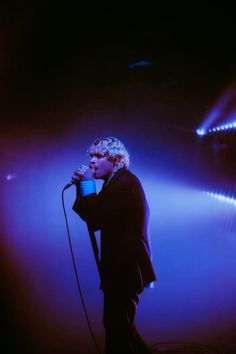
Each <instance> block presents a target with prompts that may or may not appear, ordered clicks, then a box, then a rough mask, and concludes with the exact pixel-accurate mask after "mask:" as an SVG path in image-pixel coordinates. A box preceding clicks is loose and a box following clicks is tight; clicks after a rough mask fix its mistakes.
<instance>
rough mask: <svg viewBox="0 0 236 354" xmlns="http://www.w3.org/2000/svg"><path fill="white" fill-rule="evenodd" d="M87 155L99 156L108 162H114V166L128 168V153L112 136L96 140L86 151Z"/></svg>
mask: <svg viewBox="0 0 236 354" xmlns="http://www.w3.org/2000/svg"><path fill="white" fill-rule="evenodd" d="M87 152H88V155H89V156H93V155H95V154H101V155H103V156H105V157H106V158H107V159H108V160H116V161H117V162H116V166H117V167H119V168H121V167H129V153H128V151H127V150H126V148H125V146H124V144H123V143H122V142H121V141H120V140H119V139H117V138H114V137H113V136H108V137H105V138H97V139H95V141H94V142H93V144H92V145H91V146H90V147H89V149H88V151H87Z"/></svg>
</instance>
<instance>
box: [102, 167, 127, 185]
mask: <svg viewBox="0 0 236 354" xmlns="http://www.w3.org/2000/svg"><path fill="white" fill-rule="evenodd" d="M126 171H127V168H126V167H121V168H120V169H119V170H118V171H117V172H115V173H114V175H113V176H112V177H111V179H110V180H108V182H104V183H103V186H102V190H104V189H107V188H109V187H110V186H111V185H112V184H113V183H114V182H115V181H116V180H117V179H118V178H119V177H120V176H121V175H123V174H124V173H125V172H126Z"/></svg>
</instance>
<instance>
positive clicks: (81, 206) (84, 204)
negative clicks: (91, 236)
mask: <svg viewBox="0 0 236 354" xmlns="http://www.w3.org/2000/svg"><path fill="white" fill-rule="evenodd" d="M72 209H73V210H74V211H75V212H76V213H77V214H78V215H79V216H80V217H81V219H83V220H84V221H85V222H86V223H87V224H88V225H89V226H90V227H91V228H92V229H93V230H94V231H96V230H100V229H101V225H100V224H101V222H100V220H101V218H100V208H99V197H98V195H97V194H96V193H92V194H88V195H86V196H85V197H82V198H81V197H80V196H79V194H78V193H77V198H76V200H75V202H74V204H73V207H72Z"/></svg>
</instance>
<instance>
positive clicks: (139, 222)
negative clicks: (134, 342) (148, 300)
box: [73, 168, 156, 293]
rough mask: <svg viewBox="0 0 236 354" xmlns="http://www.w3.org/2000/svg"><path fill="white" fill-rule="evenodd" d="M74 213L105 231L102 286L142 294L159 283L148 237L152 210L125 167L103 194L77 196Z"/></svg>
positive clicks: (102, 242)
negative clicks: (152, 283) (147, 286)
mask: <svg viewBox="0 0 236 354" xmlns="http://www.w3.org/2000/svg"><path fill="white" fill-rule="evenodd" d="M73 210H74V211H75V212H76V213H77V214H79V215H80V217H81V218H82V219H83V220H84V221H86V222H87V224H89V225H90V227H91V228H92V229H93V230H101V287H102V289H103V290H104V291H106V290H116V289H119V288H120V287H122V288H123V289H125V290H127V291H137V292H138V293H140V292H141V291H142V290H143V288H144V286H146V285H148V284H149V283H151V282H153V281H154V280H156V276H155V272H154V269H153V266H152V262H151V255H150V245H149V238H148V219H149V207H148V204H147V201H146V198H145V194H144V191H143V188H142V186H141V183H140V181H139V180H138V178H137V177H136V176H135V175H134V174H132V173H131V172H130V171H129V170H127V169H126V168H121V169H120V170H118V171H117V172H116V173H115V175H114V176H113V177H112V179H111V180H110V182H109V183H108V185H107V186H106V187H103V188H102V190H101V191H100V193H99V194H95V193H93V194H89V195H87V196H85V197H83V198H80V197H79V196H77V198H76V200H75V203H74V205H73Z"/></svg>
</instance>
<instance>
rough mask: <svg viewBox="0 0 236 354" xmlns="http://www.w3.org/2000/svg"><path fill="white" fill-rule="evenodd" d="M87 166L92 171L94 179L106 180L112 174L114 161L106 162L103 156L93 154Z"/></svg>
mask: <svg viewBox="0 0 236 354" xmlns="http://www.w3.org/2000/svg"><path fill="white" fill-rule="evenodd" d="M89 166H90V167H91V168H92V169H94V174H93V177H94V178H95V179H104V180H106V179H108V178H109V177H110V176H111V174H112V173H113V172H114V169H115V164H114V161H111V160H108V159H107V158H106V157H105V156H104V155H102V154H99V153H95V154H92V155H91V158H90V164H89Z"/></svg>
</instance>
